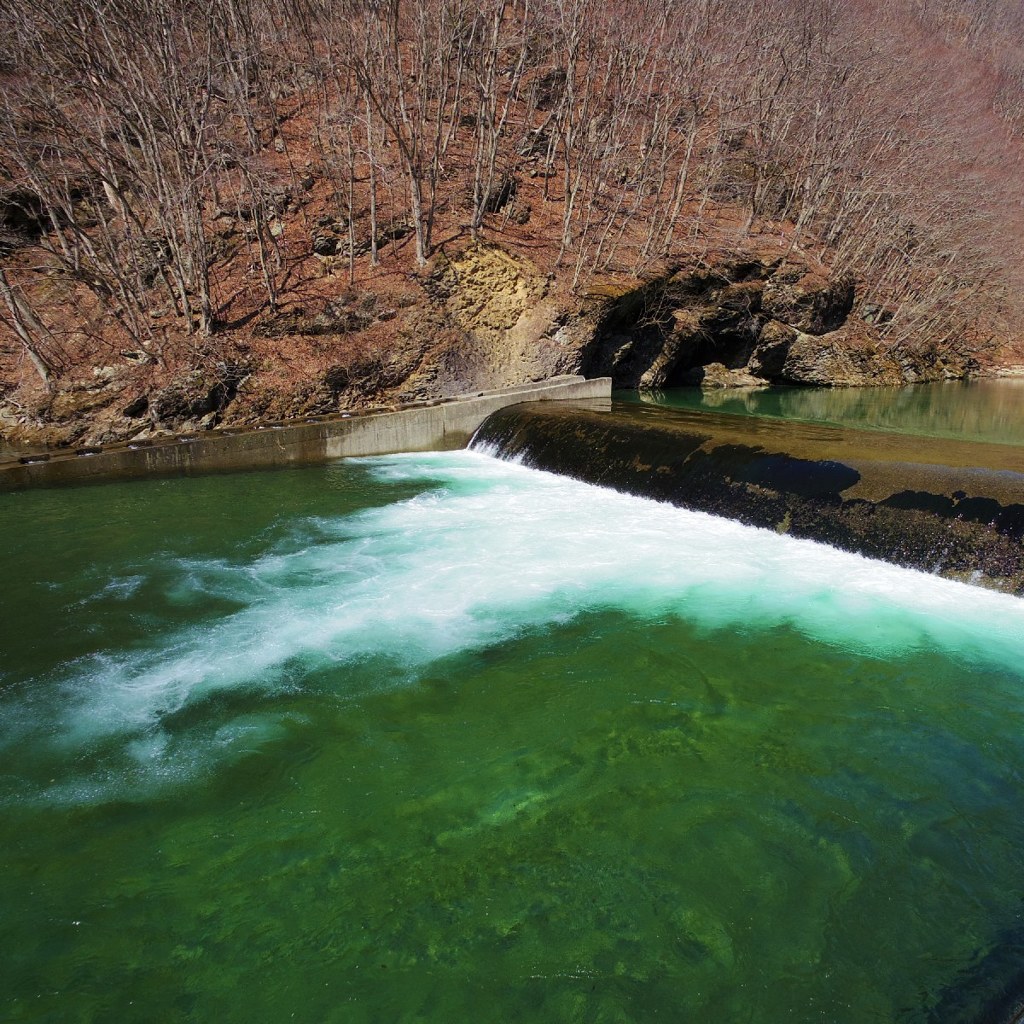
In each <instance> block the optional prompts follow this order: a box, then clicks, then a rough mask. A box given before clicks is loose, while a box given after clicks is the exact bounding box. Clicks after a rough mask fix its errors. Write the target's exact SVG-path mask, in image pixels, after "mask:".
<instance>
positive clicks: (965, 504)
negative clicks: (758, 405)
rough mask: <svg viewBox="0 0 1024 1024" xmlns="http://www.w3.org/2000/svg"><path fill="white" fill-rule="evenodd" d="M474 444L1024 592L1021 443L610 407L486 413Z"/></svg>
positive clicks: (751, 522) (891, 559)
mask: <svg viewBox="0 0 1024 1024" xmlns="http://www.w3.org/2000/svg"><path fill="white" fill-rule="evenodd" d="M472 445H473V447H475V448H477V449H479V450H484V451H488V452H491V453H493V454H496V455H498V456H499V457H502V458H506V459H512V460H515V461H521V462H523V463H524V464H526V465H528V466H532V467H534V468H537V469H544V470H548V471H551V472H555V473H560V474H564V475H567V476H571V477H573V478H575V479H578V480H583V481H586V482H588V483H595V484H600V485H603V486H608V487H613V488H615V489H616V490H621V491H626V492H627V493H630V494H635V495H640V496H643V497H649V498H655V499H658V500H662V501H669V502H671V503H673V504H676V505H681V506H684V507H686V508H691V509H696V510H700V511H704V512H710V513H713V514H715V515H721V516H727V517H730V518H733V519H738V520H739V521H740V522H743V523H745V524H747V525H751V526H760V527H766V528H769V529H774V530H776V531H778V532H779V533H789V534H792V535H793V536H795V537H804V538H808V539H811V540H817V541H821V542H824V543H827V544H831V545H833V546H835V547H838V548H841V549H843V550H846V551H853V552H857V553H859V554H863V555H867V556H869V557H871V558H879V559H883V560H885V561H889V562H893V563H895V564H897V565H902V566H905V567H907V568H913V569H921V570H924V571H926V572H933V573H938V574H940V575H943V576H948V577H951V578H955V579H960V580H964V581H966V582H971V583H979V584H982V585H987V586H991V587H994V588H996V589H1001V590H1008V591H1010V592H1013V593H1017V594H1021V593H1024V546H1022V537H1024V455H1022V454H1021V450H1020V448H1014V447H1011V446H1003V445H997V444H975V443H966V442H958V441H952V440H945V439H939V438H929V437H908V436H905V435H899V434H885V433H868V432H864V431H857V430H844V429H842V428H839V427H827V426H820V425H817V424H809V423H793V422H785V421H779V420H767V419H741V418H739V417H734V416H722V415H716V414H714V413H707V412H692V411H688V410H683V409H666V408H651V407H647V406H641V405H634V404H624V403H619V402H613V403H611V404H610V405H609V404H608V403H603V404H602V403H586V402H580V403H560V404H559V405H558V407H551V406H545V407H542V406H540V405H539V404H523V405H518V406H513V407H510V408H507V409H503V410H501V411H500V412H496V413H494V414H493V415H492V416H490V417H489V418H488V419H487V420H485V421H484V423H483V424H482V425H481V427H480V429H479V430H478V431H477V433H476V435H475V436H474V439H473V442H472Z"/></svg>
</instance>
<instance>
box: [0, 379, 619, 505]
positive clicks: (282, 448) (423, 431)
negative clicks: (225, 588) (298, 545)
mask: <svg viewBox="0 0 1024 1024" xmlns="http://www.w3.org/2000/svg"><path fill="white" fill-rule="evenodd" d="M610 396H611V379H610V378H609V377H601V378H597V379H594V380H586V379H584V378H583V377H575V376H565V377H555V378H552V379H551V380H547V381H542V382H540V383H537V384H524V385H520V386H518V387H512V388H503V389H501V390H499V391H481V392H478V393H476V394H472V395H461V396H459V397H457V398H452V399H446V400H444V401H439V402H425V403H420V404H413V405H408V406H403V407H400V408H396V409H393V410H386V411H370V412H365V413H358V414H356V413H353V414H351V415H346V414H344V413H342V414H338V415H332V416H323V417H316V418H313V419H310V420H305V421H285V422H281V423H266V424H261V425H260V426H258V427H251V428H250V427H246V428H238V429H222V430H211V431H207V432H205V433H197V434H190V435H181V436H168V437H166V438H163V437H160V438H153V439H151V440H150V439H147V440H144V441H135V442H128V443H126V444H116V445H105V446H100V447H93V448H78V449H75V450H73V451H70V452H61V453H56V452H54V453H49V454H45V455H29V456H22V457H20V458H17V457H16V458H12V459H9V460H7V461H6V462H0V490H14V489H19V488H24V487H46V486H55V485H61V484H73V483H98V482H100V481H106V480H126V479H131V478H133V477H148V476H189V475H193V474H198V473H208V472H226V471H230V470H244V469H267V468H272V467H275V466H292V465H308V464H312V463H317V462H325V461H327V460H329V459H337V458H342V457H345V456H357V455H387V454H391V453H393V452H415V451H438V450H444V449H453V448H464V447H465V446H466V445H467V444H468V443H469V439H470V438H471V437H472V436H473V433H474V431H475V430H476V429H477V427H479V426H480V424H481V423H482V422H483V421H484V420H485V419H486V418H487V417H488V416H490V415H491V413H493V412H497V411H498V410H499V409H504V408H506V407H507V406H510V405H518V404H519V403H521V402H538V401H564V400H567V399H571V400H580V399H591V398H603V399H608V398H610Z"/></svg>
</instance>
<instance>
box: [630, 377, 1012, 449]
mask: <svg viewBox="0 0 1024 1024" xmlns="http://www.w3.org/2000/svg"><path fill="white" fill-rule="evenodd" d="M615 397H616V398H619V399H622V400H624V401H641V402H649V403H653V404H655V405H664V406H669V407H672V408H680V409H697V410H700V409H705V410H713V411H715V412H722V413H729V414H733V415H738V416H769V417H774V418H777V419H790V420H804V421H811V422H817V423H829V424H834V425H835V426H840V427H852V428H854V429H859V430H890V431H896V432H899V433H903V434H924V435H929V436H932V437H956V438H961V439H963V440H967V441H990V442H995V443H997V444H1019V445H1024V379H1003V380H977V381H949V382H944V383H940V384H912V385H909V386H907V387H905V388H792V387H773V388H764V389H762V390H758V391H748V390H734V389H728V390H723V391H701V390H700V389H699V388H673V389H671V390H668V391H645V392H641V393H639V394H637V393H635V392H620V393H617V394H616V396H615Z"/></svg>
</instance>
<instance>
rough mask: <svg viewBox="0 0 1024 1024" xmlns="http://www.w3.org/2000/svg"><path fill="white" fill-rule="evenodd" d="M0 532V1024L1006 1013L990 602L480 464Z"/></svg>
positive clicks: (686, 515) (424, 465) (1004, 878)
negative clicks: (1002, 1003) (0, 626)
mask: <svg viewBox="0 0 1024 1024" xmlns="http://www.w3.org/2000/svg"><path fill="white" fill-rule="evenodd" d="M0 502H2V504H0V517H2V520H0V521H2V525H3V530H2V542H0V543H2V545H3V565H4V568H5V584H6V585H5V588H4V594H3V606H2V609H0V611H2V615H3V618H2V621H3V623H4V647H3V660H2V663H0V673H2V674H0V818H2V828H3V833H2V834H3V836H4V837H5V838H4V843H3V847H2V853H0V908H2V915H0V941H2V948H3V950H4V954H3V978H4V984H3V986H2V988H0V1000H2V1007H3V1008H2V1011H0V1016H2V1017H3V1019H5V1020H11V1021H30V1020H31V1021H109V1020H117V1021H144V1020H145V1021H152V1020H175V1021H179V1020H182V1021H196V1022H200V1021H202V1022H206V1021H212V1020H217V1021H245V1022H251V1021H279V1020H280V1021H287V1020H297V1021H309V1022H314V1021H315V1022H323V1021H338V1022H342V1021H344V1022H363V1021H365V1022H371V1021H373V1022H376V1021H406V1020H408V1021H413V1020H419V1021H439V1022H440V1021H445V1022H448V1021H471V1020H472V1021H476V1020H486V1021H490V1020H495V1021H510V1020H522V1021H558V1022H561V1021H637V1022H639V1021H655V1020H672V1021H681V1020H692V1021H757V1022H766V1024H767V1022H778V1021H782V1020H787V1021H833V1022H851V1024H852V1022H857V1024H859V1022H869V1021H871V1022H876V1021H908V1022H909V1021H932V1020H942V1021H944V1022H948V1021H957V1020H964V1021H967V1020H976V1019H978V1017H979V1015H980V1012H981V1010H982V1009H983V1008H985V1007H987V1006H989V1005H991V1003H992V1001H993V1000H996V999H997V998H998V997H999V996H1000V994H1001V993H1003V991H1004V990H1005V989H1006V987H1007V986H1008V985H1010V986H1012V985H1013V984H1015V983H1016V982H1017V979H1016V978H1015V977H1014V974H1015V971H1016V970H1017V969H1018V968H1017V965H1016V964H1015V963H1014V961H1013V960H1012V958H1011V959H1007V957H1006V956H1005V950H1006V949H1007V948H1009V947H1011V946H1013V944H1014V943H1017V942H1019V941H1020V935H1019V929H1020V921H1021V896H1022V894H1024V859H1022V857H1021V853H1020V851H1021V850H1022V849H1024V813H1022V812H1024V788H1022V785H1021V781H1022V777H1024V739H1022V737H1024V603H1022V602H1021V601H1019V600H1017V599H1014V598H1011V597H1008V596H1006V595H1000V594H995V593H989V592H986V591H981V590H976V589H973V588H969V587H965V586H962V585H959V584H956V583H952V582H948V581H944V580H940V579H937V578H934V577H930V576H924V575H921V574H917V573H913V572H909V571H905V570H901V569H898V568H895V567H892V566H888V565H883V564H880V563H875V562H870V561H867V560H865V559H862V558H859V557H857V556H853V555H848V554H844V553H840V552H837V551H834V550H832V549H829V548H825V547H821V546H818V545H814V544H811V543H809V542H803V541H797V540H793V539H792V538H788V537H784V536H777V535H776V534H774V533H770V532H766V531H759V530H752V529H749V528H745V527H742V526H740V525H738V524H736V523H732V522H729V521H725V520H719V519H714V518H712V517H709V516H705V515H702V514H699V513H692V512H688V511H686V510H682V509H675V508H671V507H668V506H663V505H659V504H656V503H653V502H649V501H644V500H642V499H637V498H633V497H629V496H625V495H619V494H615V493H613V492H609V491H602V490H599V489H595V488H592V487H589V486H586V485H583V484H579V483H576V482H574V481H570V480H565V479H561V478H557V477H553V476H549V475H546V474H543V473H539V472H535V471H533V470H529V469H526V468H523V467H520V466H516V465H512V464H509V463H503V462H500V461H498V460H496V459H493V458H490V457H489V456H487V455H486V454H483V453H479V452H455V453H446V454H433V455H431V454H428V455H407V456H394V457H389V458H382V459H371V460H355V461H350V462H346V463H341V464H337V465H333V466H328V467H320V468H315V469H306V470H296V471H287V472H277V473H265V474H238V475H232V476H224V477H207V478H199V479H191V480H188V479H183V480H172V481H147V482H142V483H134V484H126V485H109V486H104V487H91V488H79V489H66V490H54V491H37V492H30V493H22V494H10V495H4V496H2V497H0Z"/></svg>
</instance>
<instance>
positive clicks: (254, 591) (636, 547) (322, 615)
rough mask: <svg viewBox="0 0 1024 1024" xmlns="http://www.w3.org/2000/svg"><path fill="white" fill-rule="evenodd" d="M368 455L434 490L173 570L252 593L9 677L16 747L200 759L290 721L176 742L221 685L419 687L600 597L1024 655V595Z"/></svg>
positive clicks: (81, 786)
mask: <svg viewBox="0 0 1024 1024" xmlns="http://www.w3.org/2000/svg"><path fill="white" fill-rule="evenodd" d="M362 461H363V464H364V465H367V466H369V467H371V468H372V472H373V473H374V475H375V476H376V477H377V478H378V479H380V480H381V481H384V482H393V483H396V484H398V483H401V484H403V485H406V486H407V485H409V484H410V483H411V484H418V485H421V486H422V490H421V492H420V493H419V494H418V495H416V496H415V497H413V498H411V499H407V500H402V501H397V502H395V503H393V504H388V505H384V506H382V507H378V508H373V509H370V510H366V511H363V512H360V513H357V514H355V515H350V516H343V517H342V516H339V517H338V518H337V519H331V518H326V519H325V518H319V519H308V520H305V521H304V522H302V523H300V524H297V525H296V527H295V529H293V530H292V531H290V534H289V536H288V538H287V539H286V540H283V541H282V540H280V539H279V540H278V541H277V542H275V544H274V546H272V547H271V548H270V549H268V550H266V551H264V552H263V553H262V554H261V555H260V556H258V557H256V558H254V559H249V560H246V561H231V560H229V559H227V558H219V559H215V560H213V559H211V560H205V561H204V560H195V559H193V560H187V561H186V560H177V561H175V562H173V564H170V565H162V566H158V567H154V571H157V570H159V571H160V572H161V573H163V577H164V578H165V579H166V581H167V582H166V587H167V598H168V600H169V601H171V602H174V603H179V604H180V603H188V602H189V601H191V600H194V599H197V597H198V596H199V595H204V594H205V595H214V596H216V597H218V598H223V599H225V600H228V601H230V602H232V604H233V606H235V607H237V610H236V611H233V612H228V613H222V614H219V616H218V617H207V618H206V619H204V620H203V621H202V622H201V624H199V625H193V626H190V627H187V628H180V629H177V630H176V631H159V632H156V633H155V634H154V635H152V636H151V638H150V643H149V644H148V645H147V646H146V647H144V648H143V649H141V650H129V651H107V652H100V653H98V654H97V655H95V656H94V657H91V658H88V659H85V660H82V661H79V662H76V663H74V664H70V665H66V666H64V668H63V670H62V671H61V673H60V675H59V678H58V679H56V680H51V681H49V685H51V686H57V687H58V688H59V691H60V695H61V696H60V699H59V700H54V699H53V696H52V693H51V694H50V695H49V696H46V697H42V696H40V695H39V694H37V693H36V687H33V686H29V687H22V688H20V689H19V691H18V692H17V693H16V694H9V695H8V696H7V697H6V698H5V701H4V705H5V706H4V707H3V716H2V721H3V723H4V724H3V732H2V734H0V745H2V746H3V747H7V748H11V747H16V746H19V745H24V744H28V743H31V744H35V745H37V746H38V745H44V746H46V747H47V748H49V749H50V750H51V752H52V754H53V756H55V757H60V758H63V759H65V760H67V761H68V762H69V763H71V762H74V760H75V759H76V758H77V757H78V756H79V755H80V754H82V753H83V752H86V751H88V752H91V753H92V754H93V755H95V754H96V752H97V751H99V752H101V753H102V754H103V757H102V758H101V759H100V760H101V762H102V764H104V765H105V767H104V768H102V769H99V768H97V769H94V770H93V771H92V774H91V775H90V777H89V778H88V779H78V780H77V781H69V780H68V779H65V780H64V781H62V782H61V783H59V784H55V786H54V787H51V788H50V789H49V790H48V791H47V793H48V796H49V798H58V799H61V800H82V799H97V798H102V797H103V796H105V795H109V794H110V793H112V792H117V791H124V790H125V789H126V788H130V787H131V786H138V785H139V784H140V782H141V783H143V784H153V783H160V782H162V781H163V780H164V779H166V778H168V777H170V778H177V777H181V776H182V775H188V774H189V773H191V772H193V771H195V770H200V769H201V768H203V767H204V766H208V764H209V763H210V762H211V759H213V760H215V759H216V758H217V757H219V756H222V755H223V754H224V753H225V752H226V753H229V754H230V753H231V752H232V751H235V752H238V751H240V750H247V749H253V748H254V746H258V745H259V744H260V743H261V742H264V741H265V740H267V739H272V738H273V736H274V735H275V734H276V733H277V731H278V730H279V729H280V728H281V722H280V720H279V718H280V716H279V715H275V714H272V713H269V712H268V715H267V716H266V717H265V718H259V717H258V716H257V717H255V718H253V717H251V716H250V717H247V718H245V719H244V720H242V718H241V716H239V718H238V720H234V719H230V718H229V723H228V724H225V721H224V712H223V709H221V717H220V718H219V719H218V722H217V723H216V725H215V726H211V727H209V728H208V729H207V731H206V733H204V734H197V733H196V731H195V730H193V731H192V732H191V733H189V735H188V737H186V739H187V742H186V741H185V740H182V741H179V740H178V739H177V738H176V733H175V730H174V728H173V723H174V721H175V719H176V717H180V716H181V715H182V714H185V713H187V712H188V711H189V710H190V709H192V710H194V709H197V708H200V709H201V707H202V705H203V702H204V701H209V700H212V699H221V698H223V697H224V696H225V695H227V696H230V695H231V694H237V693H239V692H245V693H250V694H251V693H252V692H253V691H262V692H281V691H287V690H288V689H292V688H307V687H311V686H318V687H324V688H325V696H329V697H331V698H334V699H337V698H342V699H353V698H355V697H357V696H358V692H357V690H358V687H359V686H362V687H365V686H366V685H368V684H367V683H366V679H367V674H366V673H365V672H363V673H358V674H355V673H354V674H346V673H344V672H342V673H339V672H326V673H325V672H324V671H322V670H324V669H327V668H331V667H333V666H339V665H340V666H344V665H356V664H364V665H365V664H366V663H368V662H372V663H373V664H374V665H375V666H378V668H377V671H375V672H374V673H372V674H371V676H372V678H373V679H374V680H375V682H374V684H373V685H377V686H393V685H399V684H405V683H407V682H408V681H409V680H410V679H414V678H415V674H416V672H417V671H419V670H421V669H422V668H424V667H425V666H427V665H428V664H429V663H431V662H433V661H435V660H436V659H438V658H441V657H443V656H445V655H448V654H452V653H456V652H459V651H464V650H467V649H472V648H480V647H484V646H487V645H493V644H498V643H501V642H502V641H503V640H507V639H509V638H511V637H513V636H515V635H517V634H519V633H521V632H523V631H527V630H536V629H542V628H543V627H544V626H545V625H549V624H555V623H562V622H565V621H567V620H568V619H571V618H572V617H573V616H575V615H577V614H579V613H581V612H584V611H588V610H595V609H601V608H618V609H623V610H625V611H627V612H629V613H630V614H633V615H635V616H637V617H639V618H641V619H643V618H647V617H660V616H665V615H680V616H684V617H685V618H687V619H688V620H690V621H692V622H695V623H697V624H700V625H703V626H706V627H707V628H709V629H718V628H722V627H729V628H743V629H756V630H765V631H768V630H771V629H773V628H776V627H778V626H781V625H787V626H792V627H795V628H797V629H798V630H800V631H801V632H803V633H804V634H806V635H808V636H809V637H812V638H814V639H816V640H818V641H820V642H823V643H827V644H839V645H842V646H844V647H846V648H849V649H853V650H856V651H858V652H861V653H863V654H865V655H867V656H877V657H893V656H899V655H900V654H902V653H908V652H912V651H915V650H919V649H929V648H931V649H942V650H944V651H946V652H948V653H949V654H950V655H951V656H956V657H959V658H965V659H968V660H976V659H983V660H985V661H989V662H992V661H995V662H996V663H1004V664H1008V665H1010V666H1013V667H1015V668H1019V667H1020V666H1022V665H1024V602H1022V601H1020V600H1018V599H1016V598H1013V597H1009V596H1006V595H1001V594H997V593H993V592H988V591H983V590H979V589H975V588H971V587H967V586H965V585H961V584H957V583H953V582H949V581H945V580H942V579H939V578H937V577H933V576H928V575H925V574H922V573H917V572H912V571H909V570H905V569H900V568H897V567H894V566H890V565H887V564H884V563H880V562H875V561H870V560H868V559H865V558H861V557H858V556H856V555H851V554H847V553H844V552H840V551H837V550H834V549H831V548H828V547H825V546H822V545H819V544H815V543H812V542H809V541H801V540H795V539H793V538H790V537H785V536H779V535H776V534H775V533H772V532H770V531H765V530H757V529H752V528H749V527H745V526H742V525H740V524H738V523H735V522H732V521H730V520H725V519H719V518H715V517H712V516H709V515H705V514H702V513H697V512H689V511H686V510H682V509H678V508H674V507H672V506H669V505H664V504H660V503H657V502H653V501H649V500H645V499H641V498H636V497H632V496H627V495H623V494H618V493H615V492H613V491H609V490H604V489H601V488H597V487H593V486H590V485H587V484H582V483H579V482H576V481H573V480H569V479H565V478H562V477H558V476H554V475H551V474H547V473H542V472H538V471H536V470H532V469H528V468H525V467H523V466H520V465H516V464H513V463H508V462H502V461H499V460H497V459H494V458H492V457H490V456H489V455H487V454H483V453H480V452H469V451H463V452H455V453H443V454H442V453H438V454H426V455H422V454H416V455H401V456H390V457H386V458H379V459H372V460H362ZM406 493H407V490H406ZM140 585H141V581H140V579H139V578H138V577H137V574H136V575H132V576H131V577H127V578H126V579H125V580H123V581H116V580H115V581H111V582H108V583H106V584H104V586H105V588H106V589H107V591H108V593H116V594H123V595H124V596H125V597H126V599H127V598H128V597H130V595H131V594H132V593H134V592H135V591H136V590H137V589H138V588H139V586H140ZM357 678H358V679H359V680H362V681H361V682H359V683H355V682H353V680H354V679H357ZM325 680H327V681H326V682H325ZM354 687H355V688H356V689H355V691H354V690H353V688H354ZM227 713H228V714H229V715H230V710H229V711H228V712H227ZM197 717H198V718H199V719H201V718H202V715H201V714H199V715H198V716H197ZM200 733H202V731H201V730H200ZM126 766H127V767H126ZM57 786H59V788H57Z"/></svg>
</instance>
